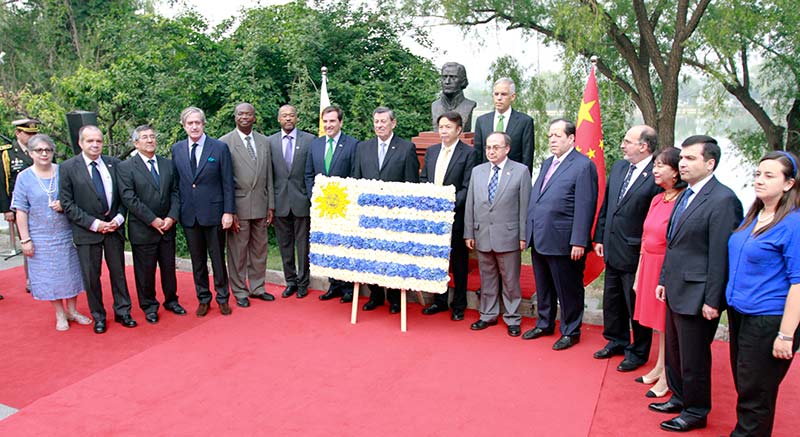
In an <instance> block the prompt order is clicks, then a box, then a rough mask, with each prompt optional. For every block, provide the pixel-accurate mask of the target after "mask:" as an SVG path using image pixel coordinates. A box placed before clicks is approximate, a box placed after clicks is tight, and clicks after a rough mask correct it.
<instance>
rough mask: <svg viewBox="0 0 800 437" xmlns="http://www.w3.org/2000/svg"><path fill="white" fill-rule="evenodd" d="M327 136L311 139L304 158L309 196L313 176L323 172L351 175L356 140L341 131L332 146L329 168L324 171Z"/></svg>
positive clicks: (309, 195) (341, 175) (312, 186)
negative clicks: (336, 141)
mask: <svg viewBox="0 0 800 437" xmlns="http://www.w3.org/2000/svg"><path fill="white" fill-rule="evenodd" d="M326 139H327V137H325V136H321V137H319V138H314V139H313V140H312V141H311V145H310V150H309V152H308V153H309V156H308V158H307V159H306V175H305V179H306V193H307V194H308V198H309V199H310V198H311V193H312V190H313V188H314V176H316V175H318V174H324V175H326V176H338V177H341V178H349V177H352V176H353V170H354V169H355V166H356V151H357V150H358V140H357V139H355V138H353V137H351V136H350V135H345V134H344V133H342V134H341V135H339V142H338V143H336V144H335V146H334V148H333V158H332V159H331V168H330V171H329V172H328V173H325V152H326V151H327V148H328V143H326V141H327V140H326Z"/></svg>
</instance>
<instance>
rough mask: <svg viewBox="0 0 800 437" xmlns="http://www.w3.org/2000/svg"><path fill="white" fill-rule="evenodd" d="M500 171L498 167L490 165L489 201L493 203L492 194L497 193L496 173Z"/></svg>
mask: <svg viewBox="0 0 800 437" xmlns="http://www.w3.org/2000/svg"><path fill="white" fill-rule="evenodd" d="M499 172H500V167H498V166H496V165H495V166H492V178H491V179H489V203H494V196H495V194H497V174H498V173H499Z"/></svg>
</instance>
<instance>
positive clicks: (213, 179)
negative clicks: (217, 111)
mask: <svg viewBox="0 0 800 437" xmlns="http://www.w3.org/2000/svg"><path fill="white" fill-rule="evenodd" d="M172 163H173V165H174V166H175V169H176V173H177V175H178V191H179V193H180V219H181V225H183V226H188V227H192V226H194V225H195V222H196V223H197V224H199V225H200V226H216V225H219V224H220V222H221V221H222V214H236V204H235V203H234V193H235V190H234V182H233V167H232V165H231V152H230V151H229V150H228V145H227V144H225V143H223V142H222V141H219V140H217V139H214V138H211V137H210V136H208V135H206V142H205V144H204V145H203V153H202V155H200V162H199V163H198V164H197V172H196V173H195V174H192V168H191V167H190V164H189V140H188V139H185V140H181V141H178V142H177V143H175V144H173V145H172Z"/></svg>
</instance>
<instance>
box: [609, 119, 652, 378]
mask: <svg viewBox="0 0 800 437" xmlns="http://www.w3.org/2000/svg"><path fill="white" fill-rule="evenodd" d="M657 145H658V136H657V135H656V131H655V129H653V128H652V127H650V126H645V125H641V126H634V127H632V128H630V129H629V130H628V132H627V133H626V134H625V138H623V140H622V146H621V147H622V154H623V159H620V160H619V161H617V162H615V163H614V165H613V166H612V167H611V172H610V174H609V177H608V184H606V193H605V198H604V199H603V205H602V206H601V207H600V215H599V216H598V217H597V227H596V229H595V234H594V241H595V246H594V251H595V253H596V254H597V256H599V257H602V258H603V260H604V261H605V263H606V275H605V290H604V291H603V337H605V338H606V340H608V344H606V345H605V346H604V347H603V348H602V349H600V350H599V351H597V352H595V353H594V357H595V358H597V359H604V358H611V357H613V356H614V355H623V354H624V355H625V359H624V360H622V362H621V363H620V364H619V366H617V370H618V371H620V372H630V371H632V370H635V369H638V368H639V367H641V366H642V365H644V363H646V362H647V360H648V358H649V357H650V345H651V343H652V339H653V330H652V329H650V328H647V327H644V326H642V325H640V324H639V322H638V321H636V320H634V319H633V310H634V304H635V303H636V293H635V292H634V290H633V287H634V283H633V282H634V278H635V277H636V269H637V267H638V265H639V252H640V251H641V242H642V226H643V225H644V218H645V217H646V216H647V211H649V210H650V201H651V200H653V196H655V195H656V194H658V193H659V192H661V191H662V190H661V188H659V187H658V185H656V184H655V183H654V182H653V152H654V151H655V150H656V147H657ZM631 330H632V331H633V342H631Z"/></svg>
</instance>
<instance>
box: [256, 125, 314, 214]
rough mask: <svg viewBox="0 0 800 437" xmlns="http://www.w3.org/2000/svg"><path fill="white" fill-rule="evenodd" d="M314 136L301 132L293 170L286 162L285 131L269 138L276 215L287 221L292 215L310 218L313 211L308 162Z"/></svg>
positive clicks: (293, 157) (299, 132) (296, 143)
mask: <svg viewBox="0 0 800 437" xmlns="http://www.w3.org/2000/svg"><path fill="white" fill-rule="evenodd" d="M314 138H315V137H314V135H311V134H310V133H308V132H303V131H301V130H298V131H297V138H295V139H294V155H293V156H292V168H291V170H289V169H287V168H286V161H285V160H284V159H283V131H282V130H279V131H278V132H275V133H274V134H272V135H270V136H269V138H267V142H268V143H269V146H270V148H271V149H272V178H273V185H274V187H275V215H276V216H277V217H286V216H288V215H289V213H290V212H291V213H292V214H294V215H295V216H296V217H308V216H309V214H310V210H311V202H310V201H309V199H310V197H309V195H308V193H307V191H306V179H305V174H306V158H307V156H308V149H309V146H310V145H311V141H312V140H313V139H314Z"/></svg>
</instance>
